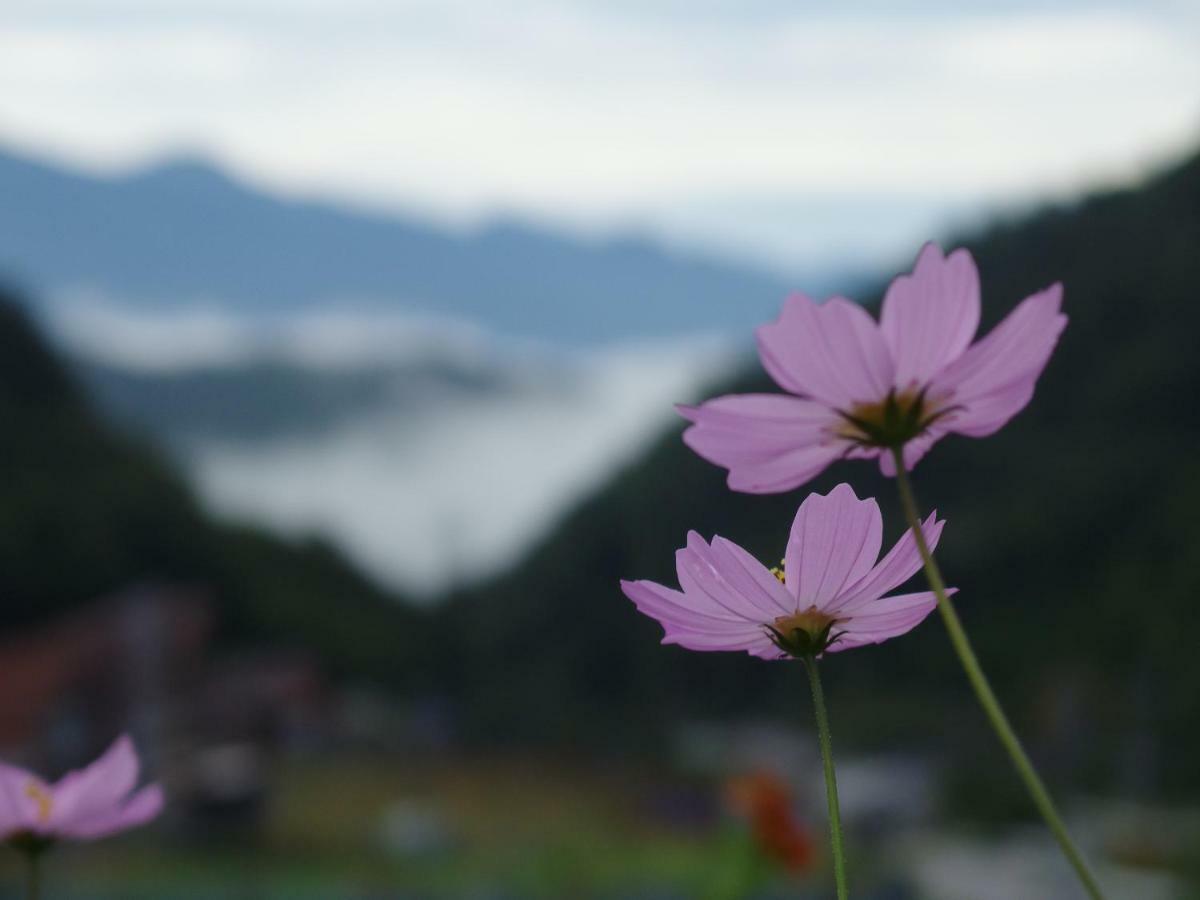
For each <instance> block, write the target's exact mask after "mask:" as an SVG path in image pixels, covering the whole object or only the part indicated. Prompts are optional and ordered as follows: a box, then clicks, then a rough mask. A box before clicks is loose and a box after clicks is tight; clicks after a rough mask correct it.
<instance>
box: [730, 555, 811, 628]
mask: <svg viewBox="0 0 1200 900" xmlns="http://www.w3.org/2000/svg"><path fill="white" fill-rule="evenodd" d="M712 553H713V556H714V557H717V558H718V561H719V565H720V566H721V569H722V571H723V572H724V573H725V577H726V578H727V579H728V580H729V583H730V585H731V586H732V587H733V588H734V590H736V591H738V593H740V594H741V595H742V596H743V597H745V598H746V599H747V600H748V601H749V602H750V603H751V604H752V605H753V606H754V607H755V609H756V611H757V612H758V613H759V615H760V616H761V617H762V618H761V619H760V621H763V622H769V621H771V620H772V619H774V618H775V617H777V616H780V615H786V614H787V613H791V612H795V609H796V604H795V601H793V600H792V596H791V594H789V593H788V590H787V588H785V587H784V586H783V585H782V584H780V582H779V579H778V578H776V577H775V576H774V575H772V574H771V572H770V570H769V569H767V567H766V566H764V565H763V564H762V563H760V562H759V561H758V560H757V559H756V558H755V557H754V556H752V555H751V554H750V553H747V552H746V551H745V550H744V549H742V548H741V547H739V546H738V545H737V544H735V543H734V542H733V541H730V540H726V539H725V538H723V537H714V538H713V542H712Z"/></svg>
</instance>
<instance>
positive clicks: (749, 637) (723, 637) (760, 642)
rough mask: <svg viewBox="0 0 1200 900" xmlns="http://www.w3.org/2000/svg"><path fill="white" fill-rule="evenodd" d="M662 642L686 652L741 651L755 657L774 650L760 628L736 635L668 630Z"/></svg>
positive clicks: (764, 631)
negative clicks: (676, 646) (752, 654)
mask: <svg viewBox="0 0 1200 900" xmlns="http://www.w3.org/2000/svg"><path fill="white" fill-rule="evenodd" d="M662 642H663V643H664V644H677V645H678V646H680V647H683V648H684V649H686V650H700V651H726V652H729V651H739V650H741V651H745V652H747V653H754V654H755V655H756V656H757V655H760V654H761V653H762V652H763V651H764V650H765V649H766V648H767V647H771V648H772V649H774V648H775V645H774V644H772V643H771V639H770V638H769V637H767V635H766V630H765V629H763V628H761V627H760V628H759V629H758V630H757V631H755V632H752V633H745V634H738V635H734V634H725V633H716V632H708V633H703V632H695V631H687V630H682V629H679V630H670V629H669V630H668V631H667V633H666V635H665V636H664V637H663V640H662Z"/></svg>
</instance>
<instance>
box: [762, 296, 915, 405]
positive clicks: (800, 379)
mask: <svg viewBox="0 0 1200 900" xmlns="http://www.w3.org/2000/svg"><path fill="white" fill-rule="evenodd" d="M757 336H758V353H759V356H760V357H761V359H762V363H763V366H764V367H765V368H766V370H767V372H769V373H770V375H771V377H772V378H774V379H775V381H776V382H778V384H779V385H780V387H783V388H785V389H786V390H789V391H791V392H792V393H794V394H799V395H800V396H802V397H809V398H811V399H813V400H817V401H819V402H820V403H824V404H826V405H827V406H830V407H832V408H834V409H847V408H849V407H850V406H851V405H853V404H854V403H855V402H856V401H866V402H870V401H874V400H879V399H881V398H882V397H884V396H885V395H886V394H887V392H888V390H889V389H890V388H891V386H892V377H893V374H894V367H893V364H892V357H891V354H890V353H889V352H888V348H887V344H886V343H885V342H884V340H883V335H882V334H880V332H879V327H878V326H877V325H876V324H875V320H874V319H872V318H871V316H870V315H869V314H868V313H867V312H866V311H865V310H864V309H863V308H862V307H861V306H859V305H858V304H856V303H854V302H852V301H850V300H847V299H845V298H844V297H834V298H833V299H831V300H827V301H826V302H825V303H823V304H817V303H815V302H814V301H813V300H811V299H810V298H808V297H806V296H804V295H803V294H795V295H793V296H791V297H789V298H788V299H787V302H786V303H785V304H784V307H783V312H782V313H781V314H780V316H779V319H778V320H776V321H775V322H773V323H771V324H769V325H763V326H761V327H760V328H759V329H758V331H757Z"/></svg>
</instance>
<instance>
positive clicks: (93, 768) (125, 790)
mask: <svg viewBox="0 0 1200 900" xmlns="http://www.w3.org/2000/svg"><path fill="white" fill-rule="evenodd" d="M138 768H139V766H138V758H137V752H136V751H135V750H134V748H133V742H132V741H131V740H130V739H129V737H128V736H127V735H121V737H119V738H117V740H116V741H114V742H113V744H112V746H111V747H109V748H108V750H107V751H105V753H104V755H103V756H101V757H100V758H99V759H97V760H96V761H95V762H94V763H92V764H91V765H89V766H88V767H87V768H85V769H81V770H79V771H77V772H70V773H68V774H67V775H66V776H65V777H64V778H63V779H62V780H60V781H59V782H58V783H57V784H56V785H54V787H53V795H54V805H53V808H52V810H51V813H50V818H51V825H52V827H53V829H54V830H55V831H62V830H63V829H64V828H65V827H66V826H68V825H70V824H71V823H73V822H77V821H83V820H88V819H92V818H94V817H96V816H98V815H100V814H102V813H106V812H112V811H115V810H116V809H117V808H118V807H119V805H120V803H121V802H122V801H123V800H124V799H125V797H126V796H127V795H128V794H129V792H130V791H132V790H133V788H134V785H136V784H137V779H138Z"/></svg>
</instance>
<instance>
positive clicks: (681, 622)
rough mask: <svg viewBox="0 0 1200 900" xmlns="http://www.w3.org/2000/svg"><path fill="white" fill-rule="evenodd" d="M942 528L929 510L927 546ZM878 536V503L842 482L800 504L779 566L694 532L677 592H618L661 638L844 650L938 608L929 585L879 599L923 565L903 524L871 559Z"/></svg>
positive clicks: (765, 648)
mask: <svg viewBox="0 0 1200 900" xmlns="http://www.w3.org/2000/svg"><path fill="white" fill-rule="evenodd" d="M944 524H945V523H944V522H939V521H938V520H937V514H936V513H933V514H931V515H930V516H929V518H928V519H926V520H925V522H924V523H923V524H922V526H921V529H922V532H923V533H924V535H925V539H926V540H927V541H928V542H929V546H930V548H933V547H935V546H936V545H937V541H938V537H939V536H940V535H941V533H942V526H943V525H944ZM882 540H883V519H882V517H881V516H880V514H879V506H878V505H877V504H876V503H875V501H874V500H870V499H868V500H859V499H858V497H857V496H855V494H854V490H853V489H852V488H851V487H850V485H848V484H839V485H838V486H837V487H835V488H834V489H833V490H832V491H830V492H829V494H828V495H826V496H822V495H821V494H810V495H809V496H808V497H807V499H805V501H804V502H803V503H802V504H800V509H799V511H798V512H797V513H796V519H795V521H794V522H793V523H792V530H791V534H790V535H789V536H788V542H787V552H786V556H785V557H784V562H783V568H782V570H779V569H768V568H767V567H766V566H764V565H763V564H762V563H760V562H759V561H758V560H757V559H755V558H754V557H753V556H751V555H750V554H749V553H747V552H746V551H745V550H743V549H742V548H741V547H739V546H738V545H737V544H735V543H733V542H732V541H728V540H726V539H725V538H722V537H714V538H713V539H712V542H711V543H706V542H705V541H704V539H703V538H701V537H700V535H698V534H696V533H695V532H694V531H693V532H690V533H689V534H688V538H687V546H686V547H685V548H684V549H682V550H678V551H676V553H675V568H676V572H677V573H678V576H679V585H680V587H681V588H682V590H680V591H676V590H672V589H671V588H667V587H664V586H663V585H661V584H656V583H655V582H653V581H622V582H621V589H622V590H623V591H624V592H625V596H627V597H628V598H629V599H630V600H632V601H633V602H634V604H635V605H636V606H637V608H638V609H639V610H640V611H641V612H643V613H645V614H646V615H648V616H650V617H652V618H654V619H657V620H658V621H659V622H660V623H661V624H662V626H663V629H664V630H665V632H666V634H665V636H664V637H663V643H664V644H679V645H680V646H681V647H686V648H688V649H689V650H744V651H746V652H747V653H750V654H752V655H754V656H759V657H762V658H763V659H782V658H784V657H787V656H799V657H803V656H809V655H814V656H815V655H817V654H820V653H823V652H830V653H833V652H836V651H839V650H849V649H851V648H852V647H861V646H863V645H864V644H878V643H881V642H883V641H886V640H887V639H888V638H893V637H896V636H898V635H901V634H904V633H905V632H907V631H909V630H911V629H912V628H914V627H916V625H917V624H918V623H920V622H921V620H922V619H924V618H925V617H926V616H927V615H929V613H930V611H931V610H932V609H933V608H934V607H935V606H936V605H937V598H936V597H935V596H934V594H933V592H932V591H921V592H919V593H915V594H897V595H895V596H891V597H885V596H884V594H886V593H887V592H888V591H891V590H893V589H894V588H896V587H897V586H899V585H900V584H902V583H903V582H904V581H906V580H908V579H909V578H911V577H912V575H913V574H914V573H916V571H917V570H918V569H919V568H921V556H920V554H919V553H918V552H917V547H916V541H915V540H914V539H913V535H912V531H911V530H910V531H908V532H906V533H905V535H904V536H903V537H902V538H901V539H900V540H899V541H898V542H897V544H896V546H895V547H893V548H892V549H891V551H890V552H889V553H888V554H887V556H885V557H884V558H883V559H881V560H879V561H878V562H876V560H877V559H878V557H879V550H880V547H881V545H882Z"/></svg>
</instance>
